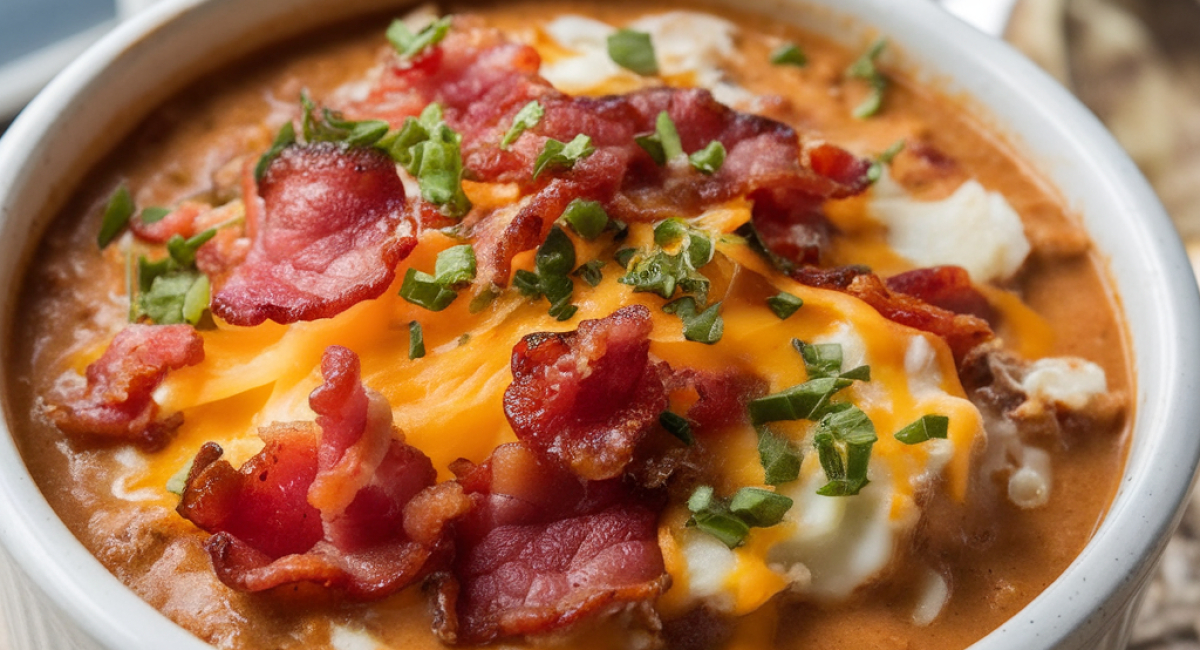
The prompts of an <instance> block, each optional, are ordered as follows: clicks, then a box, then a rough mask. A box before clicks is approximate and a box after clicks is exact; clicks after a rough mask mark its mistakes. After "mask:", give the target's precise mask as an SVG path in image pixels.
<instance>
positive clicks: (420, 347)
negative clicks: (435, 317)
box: [408, 320, 425, 359]
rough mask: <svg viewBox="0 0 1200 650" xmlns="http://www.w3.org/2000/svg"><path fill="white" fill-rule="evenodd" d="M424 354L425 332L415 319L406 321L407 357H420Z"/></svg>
mask: <svg viewBox="0 0 1200 650" xmlns="http://www.w3.org/2000/svg"><path fill="white" fill-rule="evenodd" d="M424 356H425V334H424V332H422V331H421V324H420V323H418V322H417V321H415V320H414V321H409V323H408V358H409V359H420V358H421V357H424Z"/></svg>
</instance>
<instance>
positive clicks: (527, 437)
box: [504, 305, 667, 480]
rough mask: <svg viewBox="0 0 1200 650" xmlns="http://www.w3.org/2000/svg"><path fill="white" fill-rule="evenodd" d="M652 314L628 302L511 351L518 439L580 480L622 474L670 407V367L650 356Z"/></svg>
mask: <svg viewBox="0 0 1200 650" xmlns="http://www.w3.org/2000/svg"><path fill="white" fill-rule="evenodd" d="M651 327H652V325H651V322H650V311H649V310H648V309H646V308H645V307H643V306H641V305H633V306H629V307H624V308H622V309H620V310H618V311H616V312H614V313H613V314H612V315H610V316H608V317H606V318H602V319H599V320H585V321H583V322H582V323H580V324H579V329H578V330H576V331H574V332H566V333H562V334H550V333H535V334H530V335H528V336H526V337H525V338H523V339H521V342H520V343H518V344H517V346H516V347H515V348H513V356H512V374H513V383H512V384H511V385H509V387H508V389H507V390H505V391H504V413H505V415H507V416H508V421H509V424H511V425H512V427H513V430H514V431H515V432H516V434H517V438H519V439H520V440H523V441H525V442H527V443H528V444H529V445H530V446H532V447H533V448H535V449H537V450H539V451H540V452H542V453H545V454H549V455H550V456H553V457H555V458H557V459H558V460H560V461H561V462H563V463H565V464H566V465H567V466H569V467H570V468H571V469H572V470H573V471H574V472H575V473H576V474H578V475H579V476H581V477H583V478H587V479H592V480H599V479H606V478H612V477H614V476H618V475H619V474H620V473H621V471H622V470H623V469H624V468H625V466H626V465H628V464H629V461H630V459H631V458H632V456H633V450H634V447H635V446H636V445H637V443H638V441H639V440H641V439H642V438H643V437H644V436H645V435H646V433H648V432H649V431H651V430H652V429H653V428H654V427H655V426H656V423H657V422H658V416H659V414H660V413H662V412H663V411H664V410H666V408H667V391H666V386H665V383H664V379H665V373H666V366H665V364H657V363H653V362H651V361H650V340H649V336H650V330H651Z"/></svg>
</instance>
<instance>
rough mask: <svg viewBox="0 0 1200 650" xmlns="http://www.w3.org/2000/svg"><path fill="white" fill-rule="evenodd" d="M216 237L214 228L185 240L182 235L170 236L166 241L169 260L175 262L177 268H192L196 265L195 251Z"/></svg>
mask: <svg viewBox="0 0 1200 650" xmlns="http://www.w3.org/2000/svg"><path fill="white" fill-rule="evenodd" d="M216 236H217V229H216V228H209V229H208V230H205V231H204V232H202V233H200V234H198V235H193V236H192V237H189V238H187V239H184V238H183V236H182V235H171V238H170V239H168V240H167V252H168V253H170V255H171V259H173V260H175V262H176V263H178V264H179V266H183V267H188V266H194V265H195V264H196V251H198V250H200V247H201V246H203V245H204V244H205V243H206V242H207V241H208V240H210V239H212V238H213V237H216Z"/></svg>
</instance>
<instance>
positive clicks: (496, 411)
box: [121, 201, 982, 614]
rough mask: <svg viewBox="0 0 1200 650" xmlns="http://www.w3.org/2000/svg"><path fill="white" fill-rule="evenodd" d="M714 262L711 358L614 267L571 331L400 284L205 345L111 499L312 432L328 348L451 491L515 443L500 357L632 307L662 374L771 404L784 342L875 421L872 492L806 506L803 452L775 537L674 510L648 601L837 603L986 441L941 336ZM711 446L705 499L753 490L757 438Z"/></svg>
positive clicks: (811, 463)
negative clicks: (154, 448) (210, 461)
mask: <svg viewBox="0 0 1200 650" xmlns="http://www.w3.org/2000/svg"><path fill="white" fill-rule="evenodd" d="M748 219H749V209H748V205H747V204H746V203H745V202H740V201H739V202H734V203H731V204H729V205H726V206H722V207H720V208H718V209H714V210H712V211H711V212H709V213H706V214H705V215H702V216H701V217H699V218H698V219H697V220H696V222H697V223H698V224H703V225H704V226H706V227H709V228H713V229H716V230H720V231H725V232H728V231H731V230H733V229H735V228H736V227H738V226H739V225H741V224H742V223H744V222H745V221H747V220H748ZM652 239H653V238H652V234H651V232H650V228H649V226H645V225H639V224H635V225H634V226H633V227H632V232H631V234H630V237H629V240H628V242H627V244H628V245H633V246H639V245H643V246H644V245H649V243H650V242H651V241H652ZM454 243H455V241H454V240H452V239H450V238H448V237H446V236H444V235H442V234H440V233H438V232H428V233H425V234H424V235H422V238H421V243H420V245H419V246H418V248H417V249H416V250H415V251H414V252H413V254H412V255H411V256H410V257H409V258H408V259H407V260H406V261H405V263H404V265H403V267H402V268H400V269H399V270H398V273H397V277H403V275H404V272H405V268H406V267H408V266H412V267H415V268H418V269H421V270H426V271H429V270H431V269H432V267H433V263H434V259H435V258H436V255H437V253H438V252H439V251H441V250H443V249H445V248H447V247H449V246H451V245H453V244H454ZM600 245H602V244H598V243H588V242H583V241H578V242H576V248H577V251H578V254H579V256H580V258H581V259H589V258H590V257H593V256H597V255H598V254H599V251H598V249H597V247H598V246H600ZM718 251H719V253H720V254H719V255H718V256H717V258H716V260H715V261H714V263H713V264H711V265H710V266H708V267H706V269H705V270H706V272H709V273H710V275H711V279H712V280H713V287H714V292H713V293H714V295H713V296H712V299H713V300H722V301H723V303H722V304H723V308H722V315H723V317H724V319H725V335H724V337H723V338H722V339H721V341H720V342H718V343H717V344H716V345H712V346H706V345H702V344H698V343H694V342H690V341H686V340H685V339H684V338H683V336H682V331H681V330H682V327H681V324H680V322H679V320H678V318H676V317H675V316H672V315H668V314H665V313H663V312H662V310H661V309H659V306H660V304H661V299H659V298H657V297H656V296H653V295H652V294H646V293H633V292H632V291H631V290H630V288H629V287H627V286H625V285H622V284H619V283H618V282H617V281H616V280H617V277H618V275H619V269H617V268H616V267H615V266H614V265H611V264H610V265H609V266H606V267H605V268H604V280H603V281H602V282H601V284H600V285H599V286H598V287H595V288H590V287H587V286H586V285H585V284H583V283H576V290H575V292H576V293H575V302H576V304H577V305H578V306H579V312H578V315H577V316H576V318H575V319H572V320H571V321H569V322H559V321H556V320H554V319H553V318H551V317H550V316H549V315H548V314H547V309H546V305H545V304H544V301H543V302H533V301H530V300H528V299H526V298H523V297H521V296H520V295H519V294H517V292H515V291H509V292H506V293H505V294H504V295H502V296H501V297H500V298H498V299H497V300H496V301H495V302H494V303H493V304H492V305H491V306H490V307H489V308H488V309H486V310H484V311H482V312H481V313H479V314H471V313H469V310H468V309H467V306H468V303H469V302H470V296H467V295H464V296H460V297H459V298H458V299H457V300H456V301H455V302H454V303H453V304H451V306H450V307H449V308H447V309H446V310H444V311H442V312H436V313H435V312H429V311H426V310H424V309H422V308H420V307H417V306H415V305H412V304H410V303H408V302H406V301H404V300H403V299H401V298H399V297H398V296H397V293H396V292H397V290H398V288H399V287H398V285H399V281H397V283H396V286H393V287H392V288H391V289H390V290H389V291H388V292H386V293H385V294H384V295H383V296H382V297H380V298H378V299H376V300H371V301H367V302H364V303H361V304H359V305H357V306H355V307H353V308H351V309H349V310H347V311H345V312H343V313H341V314H339V315H337V316H335V317H334V318H330V319H325V320H320V321H314V322H309V323H296V324H293V325H290V326H287V327H285V326H280V325H276V324H272V323H266V324H263V325H260V326H257V327H252V328H234V327H228V326H222V327H220V328H218V329H217V330H213V331H206V332H204V333H203V335H204V338H205V349H206V358H205V360H204V362H203V363H201V364H199V365H197V366H193V367H191V368H187V369H184V370H181V371H178V372H174V373H171V374H170V375H169V376H168V379H167V381H166V382H164V384H163V385H162V386H161V387H160V389H159V390H158V392H157V394H156V398H157V399H158V401H159V403H160V404H161V405H162V406H163V408H164V410H166V411H168V412H169V411H174V410H181V411H183V412H184V415H185V420H184V425H183V427H182V428H181V430H180V432H179V435H178V436H177V437H176V438H175V439H174V440H173V441H172V443H171V446H170V447H169V448H168V449H167V450H166V451H165V452H164V453H162V454H161V455H159V456H157V457H156V458H157V459H162V460H156V461H155V462H153V464H150V465H149V469H148V470H147V469H146V467H147V466H146V465H141V466H139V467H138V468H137V471H132V470H131V471H130V472H129V474H128V475H127V476H126V477H125V479H124V482H123V483H122V486H121V487H122V490H124V491H125V492H126V493H127V494H130V495H137V497H136V498H143V497H145V498H150V495H157V498H159V499H161V500H162V501H163V504H164V505H170V504H171V500H172V499H173V498H174V497H172V496H170V495H168V494H167V493H165V491H164V490H163V486H164V485H165V483H166V481H167V480H168V479H169V478H170V476H171V475H172V474H174V473H175V472H176V471H177V470H178V469H179V468H180V467H181V466H183V465H184V464H186V462H187V460H188V459H189V458H190V457H191V456H192V455H194V454H195V451H196V449H197V448H198V447H199V446H200V445H201V444H202V443H203V442H206V441H208V440H215V441H217V442H218V443H220V444H221V445H222V446H223V447H225V448H226V450H227V454H228V456H229V457H230V459H231V461H233V462H235V463H238V462H241V461H243V460H245V459H246V458H248V457H249V456H250V455H252V454H253V453H255V452H256V451H257V450H258V449H259V448H260V447H261V443H260V442H259V441H258V437H257V435H256V431H257V428H258V427H260V426H265V425H267V424H270V423H271V422H272V421H277V420H280V421H286V420H306V419H308V420H311V419H312V412H311V410H310V409H309V408H308V405H307V397H308V394H309V393H310V392H311V391H312V390H313V389H314V388H315V387H316V386H317V385H318V384H319V383H320V375H319V363H320V357H321V354H322V352H323V351H324V349H325V347H326V346H327V345H331V344H339V345H345V346H346V347H349V348H350V349H352V350H354V351H355V352H356V353H358V355H359V356H360V358H361V360H362V367H363V380H364V383H365V384H366V385H367V386H369V387H371V388H372V389H374V390H377V391H379V392H381V393H382V394H383V395H384V397H386V398H387V400H388V402H389V403H390V404H391V405H392V412H393V417H394V419H395V422H396V424H397V425H398V426H399V427H400V428H401V429H402V430H403V431H404V433H405V435H406V438H407V440H408V442H410V443H411V444H413V445H415V446H416V447H417V448H419V449H421V450H422V451H424V452H425V453H426V454H428V455H429V456H430V458H431V459H432V460H433V463H434V466H435V467H437V468H438V470H439V472H440V474H441V478H442V479H448V478H451V475H450V473H449V471H448V470H447V467H448V465H449V464H450V463H451V462H452V461H454V460H455V459H458V458H468V459H470V460H472V461H476V462H478V461H482V460H483V459H485V458H486V457H487V456H488V455H489V454H490V453H491V451H492V449H494V448H495V447H496V446H497V445H499V444H502V443H505V442H510V441H513V440H515V436H514V434H513V431H512V429H511V427H510V426H509V424H508V422H507V420H506V419H505V416H504V411H503V407H502V400H503V392H504V390H505V388H507V386H508V384H509V383H510V382H511V374H510V371H509V357H510V354H511V350H512V348H513V346H514V345H515V344H516V343H517V342H518V341H519V340H520V339H521V337H523V336H524V335H526V334H528V333H529V332H533V331H562V330H568V329H574V328H575V327H576V326H577V323H578V321H579V320H581V319H586V318H600V317H603V316H606V315H608V314H610V313H612V312H613V311H616V310H617V309H618V308H620V307H621V306H624V305H626V304H631V303H640V304H644V305H646V306H647V307H649V308H650V311H651V314H652V320H653V325H654V328H653V332H652V334H651V353H652V354H653V355H655V356H656V357H658V358H660V359H662V360H664V361H667V362H668V363H670V364H671V365H672V366H673V367H693V368H698V369H713V370H715V369H725V368H738V367H740V368H745V369H747V370H749V371H752V372H754V373H757V374H758V375H760V376H762V377H764V378H765V379H767V381H768V382H769V384H770V390H771V391H778V390H782V389H784V388H787V387H789V386H792V385H795V384H798V383H801V382H802V381H804V380H805V379H806V377H805V372H804V369H803V364H802V363H801V361H800V359H799V357H798V356H797V355H796V353H795V352H794V351H792V350H791V346H790V341H791V339H792V338H800V339H803V340H806V341H812V342H825V343H839V344H841V345H842V347H843V353H844V357H845V364H846V366H845V367H847V368H849V367H854V366H857V365H860V364H869V365H870V366H871V368H872V381H870V382H869V383H863V382H858V383H856V384H855V385H854V386H852V387H851V388H849V389H847V390H846V391H845V394H846V395H847V396H848V397H849V398H850V399H851V400H852V401H853V402H854V403H855V404H857V405H859V407H860V408H862V409H863V410H864V411H865V412H866V413H867V415H868V416H870V418H871V420H872V421H873V422H874V424H875V427H876V429H877V431H878V434H879V441H878V442H877V443H876V444H875V447H874V452H873V454H872V460H871V467H870V473H869V477H870V479H871V484H870V485H868V486H867V488H865V489H864V490H863V491H862V493H861V494H860V495H858V496H855V497H844V498H833V497H822V496H819V495H817V494H816V489H817V488H818V487H819V486H820V485H821V484H822V483H823V481H824V480H825V479H824V474H823V470H822V469H821V468H820V464H819V463H818V462H817V457H816V454H812V453H810V454H808V455H807V457H806V458H805V461H804V463H803V465H802V474H801V477H800V480H798V481H795V482H794V483H791V484H789V485H786V486H783V488H782V491H783V492H784V493H786V494H787V495H788V496H790V497H792V498H793V499H794V500H795V504H796V505H795V506H794V507H793V508H792V509H791V511H789V513H788V515H787V518H786V520H785V521H784V523H782V524H780V525H778V526H775V527H773V528H770V529H755V530H754V531H753V532H752V533H751V535H750V538H749V540H748V542H747V544H745V545H744V546H742V547H741V548H738V549H736V550H730V549H727V548H725V547H724V546H723V545H721V544H720V543H719V542H716V541H715V540H714V539H712V538H711V537H708V536H707V535H705V534H703V533H700V532H698V531H695V530H690V529H686V528H684V527H683V526H682V524H681V522H680V519H681V518H682V519H686V516H687V513H686V512H676V513H675V514H674V515H668V516H667V517H665V518H664V521H667V522H670V521H674V522H675V524H673V525H664V528H663V531H662V533H661V534H660V539H661V546H662V548H663V551H664V555H665V557H666V559H667V568H668V571H669V572H670V573H671V575H672V577H673V579H674V586H673V587H672V589H671V590H670V591H669V592H668V594H667V595H665V596H664V597H663V599H662V603H661V604H660V606H661V607H662V609H663V610H664V612H669V611H677V612H681V611H684V609H685V608H686V607H687V606H689V605H691V604H694V603H696V602H699V601H705V602H707V603H708V604H709V605H710V606H712V607H715V608H718V609H721V610H724V611H728V612H732V613H737V614H749V613H751V612H754V611H756V610H759V609H760V608H761V607H762V605H763V604H765V603H767V602H768V601H770V600H771V598H772V597H774V596H775V595H776V594H778V593H780V592H782V591H784V590H786V589H791V590H792V591H794V592H797V593H800V594H803V595H806V596H808V597H810V598H815V599H819V600H836V599H840V598H844V597H845V596H847V595H848V594H849V593H850V592H852V591H853V590H854V589H855V588H857V587H858V586H859V585H861V584H863V583H864V582H866V581H868V580H870V579H871V578H872V577H873V576H875V575H877V574H878V573H879V572H880V571H882V570H883V569H884V567H886V566H887V564H888V562H889V561H890V560H891V557H892V553H893V549H894V547H895V544H896V541H897V540H898V539H900V538H901V537H903V536H904V535H906V534H907V533H908V531H909V530H910V529H911V526H912V525H913V522H915V520H916V518H917V510H916V508H917V507H916V505H915V501H914V495H915V494H916V492H917V491H918V490H919V489H922V487H923V486H925V485H927V484H928V483H929V482H930V481H931V480H934V479H939V478H940V479H944V480H945V481H946V485H948V486H949V488H950V491H951V493H952V494H954V495H956V496H958V497H960V498H961V496H962V495H963V494H964V492H965V489H966V481H967V469H968V467H967V464H968V462H969V456H970V454H969V450H970V448H971V446H972V444H973V441H974V439H975V438H976V436H978V435H979V434H980V432H981V431H982V428H981V419H980V416H979V414H978V412H977V411H976V410H975V408H974V407H973V406H972V405H971V404H970V403H969V402H967V400H966V399H965V397H964V395H963V393H962V389H961V387H960V386H959V384H958V379H957V374H956V372H955V366H954V361H953V358H952V357H951V355H950V354H949V351H948V350H947V348H946V347H945V345H944V343H943V342H942V341H941V340H940V339H936V338H934V337H931V336H928V335H926V334H922V333H919V332H915V331H913V330H911V329H909V328H907V327H904V326H901V325H897V324H895V323H892V322H890V321H888V320H886V319H884V318H883V317H881V316H880V315H879V314H878V313H877V312H876V311H874V310H873V309H871V308H870V307H868V306H867V305H865V304H864V303H862V302H860V301H858V300H856V299H854V298H852V297H849V296H847V295H844V294H841V293H837V292H831V291H824V290H820V289H813V288H810V287H806V286H803V285H800V284H798V283H796V282H793V281H792V280H790V279H788V278H786V277H783V276H781V275H779V274H778V273H775V272H774V271H772V270H771V269H770V267H769V266H768V265H767V264H766V263H765V262H764V261H763V260H762V259H761V258H760V257H759V256H758V255H757V254H756V253H754V252H753V251H751V250H750V249H749V248H748V247H747V246H746V245H745V244H743V243H741V242H739V241H737V240H736V239H723V240H722V241H721V242H720V243H718ZM531 258H532V255H531V254H529V255H522V256H519V257H518V258H517V260H516V261H515V266H516V267H517V268H521V267H525V268H528V267H530V266H531V265H532V259H531ZM780 290H783V291H788V292H790V293H792V294H794V295H797V296H799V297H801V298H802V299H803V300H804V306H803V307H802V308H801V310H800V311H798V312H797V313H796V314H795V315H793V316H792V317H791V318H789V319H787V320H786V321H785V320H780V319H779V318H778V317H776V316H775V315H774V314H773V313H771V311H770V310H769V309H768V308H767V306H766V303H765V299H766V297H767V296H770V295H772V294H774V293H776V292H778V291H780ZM413 320H416V321H418V322H420V323H421V324H422V326H423V329H424V332H425V344H426V349H427V350H428V353H427V355H426V357H424V358H422V359H417V360H409V359H408V323H409V322H410V321H413ZM447 405H452V406H450V407H448V406H447ZM928 413H939V414H943V415H947V416H949V417H950V431H949V437H948V439H947V440H945V441H933V443H932V444H921V445H904V444H902V443H900V442H898V441H896V440H895V439H894V438H893V437H892V434H893V433H895V432H896V431H898V430H899V429H901V428H902V427H904V426H905V425H907V424H909V423H910V422H912V421H914V420H916V419H918V418H919V417H921V416H922V415H925V414H928ZM773 426H775V425H773ZM775 428H776V429H777V430H778V431H780V432H781V433H783V434H785V435H791V436H793V437H794V438H796V440H797V442H799V443H800V444H801V445H802V446H804V445H810V444H811V440H810V438H809V436H810V435H811V425H810V424H808V423H800V422H795V423H779V425H778V426H776V427H775ZM711 448H712V454H711V457H712V458H711V461H710V462H711V465H712V467H711V470H712V471H713V474H714V475H715V476H717V477H719V478H718V479H717V480H716V485H715V487H716V488H717V489H718V491H720V492H721V493H722V494H731V493H732V492H733V491H735V490H736V489H738V488H739V487H742V486H751V485H753V486H761V485H763V481H764V475H763V470H762V467H761V465H760V463H759V461H758V452H757V436H756V434H755V432H754V430H753V429H752V428H751V427H749V426H748V425H747V426H742V427H738V428H736V429H735V430H732V431H728V432H725V434H723V435H722V436H721V437H720V439H719V440H716V441H713V442H712V443H711ZM672 603H674V604H672Z"/></svg>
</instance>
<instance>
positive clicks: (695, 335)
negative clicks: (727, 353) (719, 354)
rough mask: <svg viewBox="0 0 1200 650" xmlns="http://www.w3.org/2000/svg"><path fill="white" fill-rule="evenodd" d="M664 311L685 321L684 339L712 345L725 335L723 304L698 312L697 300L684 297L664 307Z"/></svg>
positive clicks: (714, 304) (713, 305) (716, 303)
mask: <svg viewBox="0 0 1200 650" xmlns="http://www.w3.org/2000/svg"><path fill="white" fill-rule="evenodd" d="M662 309H663V311H665V312H667V313H668V314H676V315H677V316H679V319H680V320H682V321H683V338H685V339H687V340H689V341H696V342H697V343H704V344H706V345H712V344H714V343H716V342H717V341H720V340H721V336H722V335H723V334H724V333H725V320H724V319H723V318H721V303H719V302H715V303H713V304H712V305H709V307H708V308H707V309H705V310H704V311H700V312H698V311H697V308H696V299H695V298H693V297H691V296H683V297H681V298H677V299H675V300H672V301H671V302H669V303H667V304H665V305H663V308H662Z"/></svg>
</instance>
